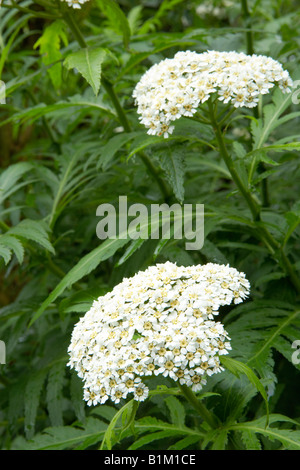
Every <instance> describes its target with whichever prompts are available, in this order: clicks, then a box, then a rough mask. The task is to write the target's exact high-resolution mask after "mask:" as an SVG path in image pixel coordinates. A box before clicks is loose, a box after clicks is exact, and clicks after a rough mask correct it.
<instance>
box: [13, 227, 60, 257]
mask: <svg viewBox="0 0 300 470" xmlns="http://www.w3.org/2000/svg"><path fill="white" fill-rule="evenodd" d="M46 228H47V225H46V224H45V223H44V222H43V221H40V220H30V219H24V220H22V221H21V222H20V223H19V224H18V225H16V226H15V227H12V228H11V229H10V230H9V231H8V232H7V235H14V236H16V237H22V238H25V239H27V240H32V241H35V242H36V243H38V244H39V245H41V246H42V247H43V248H45V249H46V250H48V251H50V252H51V253H55V250H54V248H53V246H52V245H51V243H50V241H49V236H48V233H47V230H46Z"/></svg>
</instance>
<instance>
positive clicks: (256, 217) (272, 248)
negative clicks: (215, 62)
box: [208, 100, 300, 293]
mask: <svg viewBox="0 0 300 470" xmlns="http://www.w3.org/2000/svg"><path fill="white" fill-rule="evenodd" d="M208 106H209V110H210V117H211V123H212V126H213V128H214V131H215V134H216V138H217V141H218V144H219V151H220V154H221V156H222V158H223V160H224V162H225V163H226V166H227V168H228V170H229V172H230V174H231V177H232V179H233V181H234V182H235V184H236V186H237V187H238V189H239V191H240V193H241V194H242V196H243V197H244V199H245V201H246V203H247V205H248V207H249V209H250V211H251V214H252V218H253V222H254V223H255V225H256V228H257V233H258V235H259V238H260V240H261V241H262V242H263V243H264V245H265V246H266V247H267V248H268V250H269V252H270V253H271V255H272V256H273V257H274V258H275V259H276V260H277V262H279V264H280V265H281V266H282V268H283V269H284V271H285V272H286V274H287V276H289V278H290V280H291V283H292V284H293V286H294V287H295V289H296V291H297V292H298V293H300V279H299V276H298V275H297V273H296V272H295V270H294V267H293V265H292V263H291V262H290V260H289V258H288V257H287V255H286V254H285V252H284V249H283V247H281V245H280V243H279V242H277V241H276V240H275V239H274V237H273V236H272V234H271V233H270V232H269V231H268V230H267V228H266V227H265V226H264V225H263V224H262V221H261V214H260V206H259V204H258V203H257V202H256V200H255V199H254V198H253V196H252V194H251V192H250V191H249V189H248V188H247V187H245V186H244V184H243V181H242V180H241V178H240V176H239V174H238V172H237V170H236V168H235V166H234V162H233V160H232V158H231V156H230V154H229V153H228V151H227V149H226V145H225V142H224V137H223V132H222V130H221V127H220V123H219V122H218V121H217V119H216V117H215V109H214V106H213V103H211V101H210V100H208Z"/></svg>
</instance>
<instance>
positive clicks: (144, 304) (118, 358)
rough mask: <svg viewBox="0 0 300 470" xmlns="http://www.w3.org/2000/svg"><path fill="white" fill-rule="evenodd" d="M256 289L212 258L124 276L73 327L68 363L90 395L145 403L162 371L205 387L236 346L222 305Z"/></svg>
mask: <svg viewBox="0 0 300 470" xmlns="http://www.w3.org/2000/svg"><path fill="white" fill-rule="evenodd" d="M249 289H250V284H249V282H248V280H247V279H246V277H245V274H244V273H240V272H238V271H237V270H236V269H235V268H232V267H230V266H228V265H227V266H225V265H218V264H213V263H208V264H206V265H203V266H202V265H196V266H188V267H183V266H177V265H176V264H175V263H171V262H166V263H164V264H157V265H155V266H150V267H149V268H147V269H146V270H145V271H140V272H138V273H137V274H135V275H134V276H133V277H131V278H125V279H123V281H122V282H121V283H120V284H118V285H117V286H115V287H114V289H113V290H112V291H111V292H108V293H107V294H106V295H104V296H101V297H99V298H98V299H97V300H96V301H94V303H93V305H92V307H91V308H90V310H89V311H88V312H87V313H86V314H85V315H84V316H83V317H82V318H81V319H80V320H79V321H78V323H77V324H76V325H75V326H74V330H73V333H72V338H71V343H70V345H69V349H68V352H69V356H70V360H69V362H68V365H69V366H70V367H71V368H74V369H75V370H76V372H77V374H78V376H79V377H81V378H82V379H83V382H84V396H83V398H84V400H86V401H87V403H88V405H96V404H98V403H100V404H102V403H105V402H106V401H107V400H108V399H110V400H112V401H113V402H114V403H119V402H120V401H121V400H122V399H125V398H126V397H127V395H128V394H133V397H134V399H135V400H138V401H142V400H145V398H147V396H148V393H149V390H148V387H146V385H145V384H144V383H143V381H142V379H143V377H145V378H149V377H151V376H160V375H162V376H164V377H170V378H171V379H173V380H174V381H178V380H179V382H180V383H181V384H186V385H188V386H190V387H192V390H194V391H198V390H200V389H201V387H202V386H203V385H204V384H205V383H206V379H207V377H209V376H210V375H212V374H215V373H218V372H221V371H222V368H221V367H220V361H219V356H221V355H223V354H228V351H229V350H230V349H231V345H230V338H229V336H228V333H227V332H226V331H225V329H224V326H223V324H222V323H221V322H218V321H215V317H216V316H217V314H218V310H219V308H220V307H221V306H222V305H229V304H231V303H232V302H235V303H237V302H240V301H242V300H243V299H245V298H246V297H247V295H248V294H249Z"/></svg>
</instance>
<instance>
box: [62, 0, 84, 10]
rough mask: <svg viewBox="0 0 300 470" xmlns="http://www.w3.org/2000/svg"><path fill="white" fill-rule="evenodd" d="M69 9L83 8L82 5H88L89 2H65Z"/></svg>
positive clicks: (67, 0)
mask: <svg viewBox="0 0 300 470" xmlns="http://www.w3.org/2000/svg"><path fill="white" fill-rule="evenodd" d="M65 1H66V2H67V4H68V5H69V7H73V8H75V9H79V8H81V5H83V4H84V3H87V2H88V1H89V0H65Z"/></svg>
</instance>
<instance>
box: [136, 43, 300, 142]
mask: <svg viewBox="0 0 300 470" xmlns="http://www.w3.org/2000/svg"><path fill="white" fill-rule="evenodd" d="M275 84H276V85H277V86H278V87H279V88H280V89H281V90H282V92H283V93H288V92H290V91H291V88H292V86H293V82H292V80H291V78H290V76H289V74H288V72H287V71H286V70H284V69H283V67H282V65H281V64H280V63H279V62H278V61H276V60H274V59H272V58H270V57H267V56H263V55H256V54H253V55H246V54H244V53H238V52H235V51H232V52H218V51H207V52H203V53H201V54H198V53H196V52H191V51H186V52H178V53H177V54H175V56H174V58H173V59H164V60H162V61H161V62H160V63H158V64H155V65H153V66H152V67H151V68H150V69H149V70H148V71H147V72H146V73H145V74H144V75H143V76H142V78H141V79H140V81H139V82H138V84H137V85H136V87H135V89H134V92H133V97H134V98H135V103H136V105H137V107H138V108H137V112H138V114H140V121H141V123H142V124H143V125H144V126H145V127H146V128H147V129H148V134H151V135H158V136H161V135H163V136H164V137H168V136H169V135H170V134H172V132H173V130H174V126H173V125H172V123H173V122H174V121H175V120H177V119H179V118H180V117H181V116H187V117H192V116H193V115H194V114H195V113H196V112H197V109H198V107H199V105H200V104H202V103H204V102H205V101H207V100H208V99H209V97H210V96H211V95H212V94H214V93H215V94H217V97H218V99H219V100H220V101H223V103H225V104H227V103H232V104H233V106H234V107H236V108H240V107H246V108H253V107H255V106H257V104H258V101H259V96H260V95H263V94H266V93H269V91H270V89H271V88H272V87H274V85H275Z"/></svg>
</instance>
